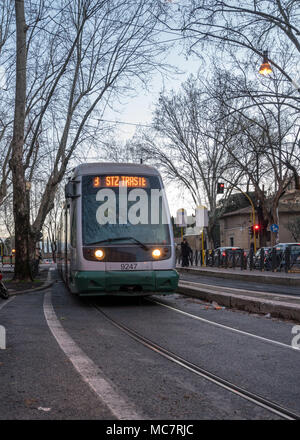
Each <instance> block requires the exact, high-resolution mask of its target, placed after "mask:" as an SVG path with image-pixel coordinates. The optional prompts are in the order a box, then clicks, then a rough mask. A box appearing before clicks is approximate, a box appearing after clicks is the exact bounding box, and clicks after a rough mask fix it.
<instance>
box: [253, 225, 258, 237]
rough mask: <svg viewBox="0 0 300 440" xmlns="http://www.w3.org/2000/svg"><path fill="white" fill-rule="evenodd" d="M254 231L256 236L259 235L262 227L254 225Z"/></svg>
mask: <svg viewBox="0 0 300 440" xmlns="http://www.w3.org/2000/svg"><path fill="white" fill-rule="evenodd" d="M253 231H254V232H255V234H256V235H258V234H259V231H260V225H254V226H253Z"/></svg>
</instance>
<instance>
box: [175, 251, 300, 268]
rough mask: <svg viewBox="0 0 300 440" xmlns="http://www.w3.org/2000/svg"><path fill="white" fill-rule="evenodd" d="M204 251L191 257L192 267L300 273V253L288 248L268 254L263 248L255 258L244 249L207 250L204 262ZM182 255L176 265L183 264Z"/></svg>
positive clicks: (190, 263) (193, 253) (250, 252)
mask: <svg viewBox="0 0 300 440" xmlns="http://www.w3.org/2000/svg"><path fill="white" fill-rule="evenodd" d="M202 260H203V259H202V251H197V250H193V251H192V252H191V253H190V255H189V265H190V266H198V267H201V266H207V267H217V268H218V267H220V268H225V269H227V268H239V269H241V270H246V269H249V270H260V271H272V272H280V271H285V272H300V252H291V249H290V248H289V247H287V248H286V249H285V250H284V251H281V250H280V251H279V250H277V249H276V248H272V249H271V251H270V252H268V253H266V252H265V251H264V249H263V248H261V249H260V253H259V255H258V256H257V255H256V256H255V254H254V251H253V250H250V251H249V252H248V251H245V250H244V249H238V250H235V251H232V250H223V251H222V252H221V251H220V250H219V249H218V250H217V251H213V250H210V249H206V251H205V255H204V261H202ZM181 261H182V259H181V255H180V254H177V256H176V263H177V264H181Z"/></svg>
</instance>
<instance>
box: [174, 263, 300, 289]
mask: <svg viewBox="0 0 300 440" xmlns="http://www.w3.org/2000/svg"><path fill="white" fill-rule="evenodd" d="M176 270H177V271H178V272H186V273H193V274H197V275H203V276H209V277H215V278H225V279H230V280H240V281H241V280H244V281H251V282H261V283H264V284H280V285H283V286H291V287H293V286H300V278H292V277H289V278H288V277H286V278H285V277H280V276H272V275H271V276H270V275H258V274H249V273H241V272H242V271H240V273H239V272H236V273H232V272H227V273H226V272H217V271H211V270H202V269H196V268H192V267H191V268H183V267H177V268H176Z"/></svg>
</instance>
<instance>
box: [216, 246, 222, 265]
mask: <svg viewBox="0 0 300 440" xmlns="http://www.w3.org/2000/svg"><path fill="white" fill-rule="evenodd" d="M220 265H221V251H220V249H218V255H217V267H220Z"/></svg>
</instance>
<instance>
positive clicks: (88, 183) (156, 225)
mask: <svg viewBox="0 0 300 440" xmlns="http://www.w3.org/2000/svg"><path fill="white" fill-rule="evenodd" d="M169 222H170V219H169V216H168V214H167V210H166V207H165V203H164V199H163V189H162V186H161V182H160V179H159V178H158V177H157V176H145V177H144V176H111V175H106V176H83V177H82V241H83V244H84V245H93V244H98V243H100V242H101V243H103V244H104V245H105V244H106V242H107V244H109V243H115V244H123V243H126V244H134V243H140V245H147V244H169V243H170V234H169Z"/></svg>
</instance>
